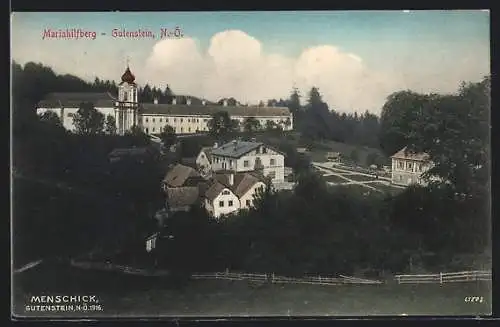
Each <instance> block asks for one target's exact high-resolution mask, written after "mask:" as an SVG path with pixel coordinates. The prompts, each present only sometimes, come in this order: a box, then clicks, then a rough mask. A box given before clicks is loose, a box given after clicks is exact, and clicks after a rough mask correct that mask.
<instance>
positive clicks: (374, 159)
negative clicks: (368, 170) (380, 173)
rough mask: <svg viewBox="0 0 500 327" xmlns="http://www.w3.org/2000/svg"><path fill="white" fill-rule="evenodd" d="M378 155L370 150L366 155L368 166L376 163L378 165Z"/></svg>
mask: <svg viewBox="0 0 500 327" xmlns="http://www.w3.org/2000/svg"><path fill="white" fill-rule="evenodd" d="M378 157H379V155H378V154H377V153H375V152H370V153H369V154H368V155H367V156H366V164H367V165H368V166H371V165H377V166H379V163H380V160H379V159H378Z"/></svg>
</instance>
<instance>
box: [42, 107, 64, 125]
mask: <svg viewBox="0 0 500 327" xmlns="http://www.w3.org/2000/svg"><path fill="white" fill-rule="evenodd" d="M39 116H40V121H42V122H45V123H48V124H51V125H53V126H57V127H63V124H62V122H61V119H60V118H59V116H58V115H57V114H56V113H55V112H53V111H45V112H44V113H43V114H41V115H39Z"/></svg>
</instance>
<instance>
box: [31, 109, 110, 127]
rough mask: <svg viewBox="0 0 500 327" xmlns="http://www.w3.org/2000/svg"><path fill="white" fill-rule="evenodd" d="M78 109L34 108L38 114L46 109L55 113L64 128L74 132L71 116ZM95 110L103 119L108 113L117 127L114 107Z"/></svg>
mask: <svg viewBox="0 0 500 327" xmlns="http://www.w3.org/2000/svg"><path fill="white" fill-rule="evenodd" d="M78 109H79V108H64V110H63V109H61V108H38V109H37V110H36V113H37V114H38V115H41V114H43V113H44V112H46V111H52V112H54V113H56V114H57V116H58V117H59V119H61V122H62V123H63V126H64V128H66V129H67V130H69V131H72V132H74V131H75V130H76V128H75V125H74V124H73V116H74V115H75V114H76V113H77V112H78ZM96 110H97V111H99V112H100V113H102V114H103V115H104V119H106V117H107V116H108V115H110V116H113V117H114V118H115V120H116V124H117V127H118V120H117V117H116V116H115V109H114V108H101V107H99V108H96ZM61 115H64V117H62V116H61Z"/></svg>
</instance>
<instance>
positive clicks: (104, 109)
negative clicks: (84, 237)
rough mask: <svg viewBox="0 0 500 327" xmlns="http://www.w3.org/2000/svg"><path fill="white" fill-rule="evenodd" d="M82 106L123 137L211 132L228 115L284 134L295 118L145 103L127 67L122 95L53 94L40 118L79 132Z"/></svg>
mask: <svg viewBox="0 0 500 327" xmlns="http://www.w3.org/2000/svg"><path fill="white" fill-rule="evenodd" d="M82 102H90V103H92V104H93V105H94V107H95V108H96V109H97V110H98V111H99V112H101V113H102V114H104V116H106V117H107V116H112V117H113V118H114V119H115V121H116V128H117V133H118V134H120V135H123V134H124V133H125V132H127V131H130V129H131V128H132V126H134V125H135V126H138V127H139V128H141V129H142V130H143V131H144V132H145V133H146V134H158V133H161V132H162V130H163V129H164V128H165V127H166V126H167V125H168V126H171V127H172V128H173V129H174V131H175V133H176V134H191V133H197V132H207V131H208V130H209V124H208V122H209V121H210V119H211V117H212V115H213V114H215V113H217V112H220V111H227V112H228V113H229V116H230V117H231V119H233V120H237V121H238V122H239V123H240V126H241V128H243V126H242V125H243V122H244V121H245V120H246V119H248V118H253V119H256V120H257V121H259V122H260V124H261V126H263V127H264V126H265V125H266V123H267V122H268V121H272V122H274V123H275V124H276V125H279V126H281V127H282V128H283V129H284V130H292V129H293V116H292V114H291V112H290V110H289V109H288V108H286V107H260V106H242V105H233V106H230V105H228V104H227V101H223V102H222V104H218V103H211V102H208V101H206V100H201V99H198V98H195V97H190V96H173V97H172V99H171V100H169V103H158V101H157V100H154V102H153V103H141V102H140V99H139V95H138V87H137V84H136V83H135V76H134V75H133V74H132V72H131V71H130V69H129V68H128V67H127V69H126V70H125V73H124V74H123V75H122V77H121V82H120V84H119V85H118V95H117V96H114V95H112V94H110V93H106V92H104V93H51V94H49V95H47V96H46V98H45V99H43V100H42V101H40V102H39V103H38V106H37V114H43V113H44V112H46V111H52V112H55V113H56V114H57V115H58V116H59V118H60V119H61V122H62V123H63V126H64V127H65V128H66V129H68V130H70V131H75V125H74V123H73V117H74V115H75V114H76V113H77V111H78V109H79V107H80V104H81V103H82Z"/></svg>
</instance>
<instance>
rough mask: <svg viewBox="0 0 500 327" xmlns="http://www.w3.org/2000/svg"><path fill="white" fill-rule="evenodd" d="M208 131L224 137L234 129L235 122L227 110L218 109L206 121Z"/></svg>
mask: <svg viewBox="0 0 500 327" xmlns="http://www.w3.org/2000/svg"><path fill="white" fill-rule="evenodd" d="M208 130H209V133H210V134H211V135H213V136H216V137H225V136H228V135H230V134H231V133H233V132H234V131H235V124H234V122H233V121H232V120H231V117H230V116H229V113H228V112H227V111H219V112H217V113H215V114H214V115H213V116H212V119H210V120H209V121H208Z"/></svg>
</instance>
